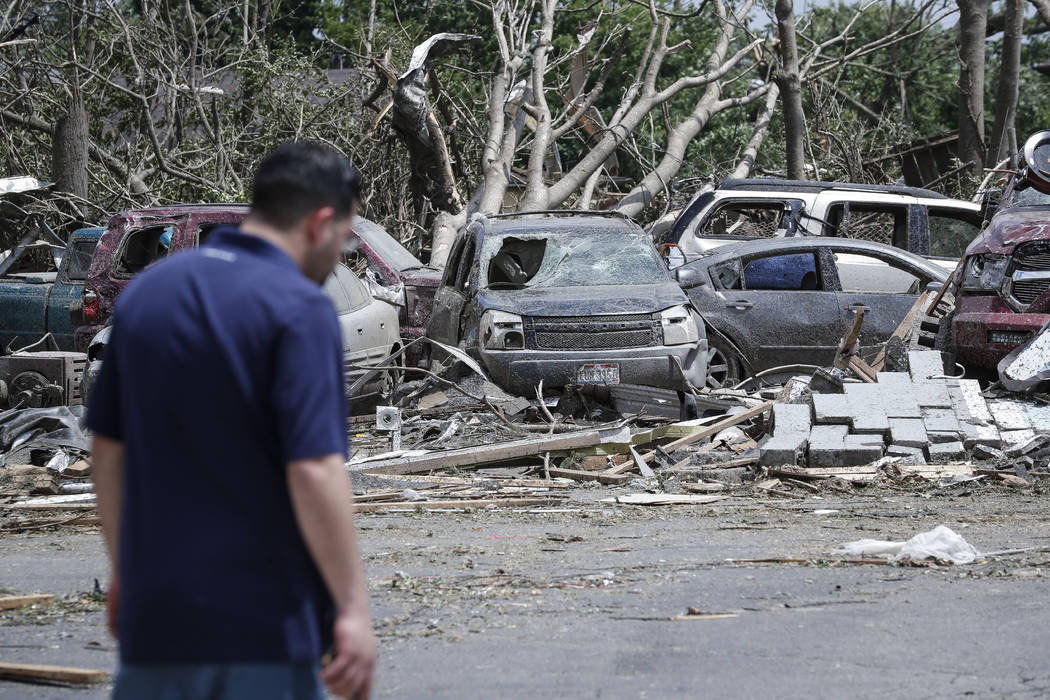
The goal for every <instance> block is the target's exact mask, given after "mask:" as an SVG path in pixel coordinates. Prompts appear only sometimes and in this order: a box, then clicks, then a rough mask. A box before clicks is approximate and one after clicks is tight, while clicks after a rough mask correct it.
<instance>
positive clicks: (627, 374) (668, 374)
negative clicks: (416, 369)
mask: <svg viewBox="0 0 1050 700" xmlns="http://www.w3.org/2000/svg"><path fill="white" fill-rule="evenodd" d="M480 354H481V359H482V362H483V363H484V364H485V368H486V369H487V370H488V371H489V374H490V375H491V376H492V378H493V380H495V381H496V383H497V384H499V385H500V386H502V387H504V388H505V389H507V390H508V391H512V392H515V393H519V394H522V395H525V396H532V395H534V394H535V391H536V386H537V385H538V384H539V383H540V381H541V380H542V381H543V386H544V387H545V388H546V387H552V388H553V387H563V386H566V385H569V384H575V383H576V372H577V370H578V369H579V368H580V367H581V366H582V365H587V364H599V363H606V362H615V363H617V364H618V365H619V366H620V383H621V384H641V385H645V386H656V387H662V388H665V389H675V390H682V389H685V383H684V382H683V381H682V374H683V373H684V374H685V376H686V377H688V379H689V382H690V383H691V384H693V386H695V387H703V386H704V384H705V383H706V382H707V339H706V338H701V339H700V340H699V341H698V342H697V343H695V344H689V345H663V346H654V347H644V348H626V349H618V350H580V351H566V350H486V349H482V350H480ZM672 357H674V358H677V359H678V362H679V363H680V364H681V366H682V370H683V371H682V372H679V370H678V368H677V367H676V366H675V362H674V360H672V359H671V358H672Z"/></svg>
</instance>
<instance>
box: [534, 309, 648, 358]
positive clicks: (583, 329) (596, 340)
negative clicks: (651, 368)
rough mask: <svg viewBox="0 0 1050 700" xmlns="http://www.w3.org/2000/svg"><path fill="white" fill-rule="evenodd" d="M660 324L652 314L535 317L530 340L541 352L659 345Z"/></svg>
mask: <svg viewBox="0 0 1050 700" xmlns="http://www.w3.org/2000/svg"><path fill="white" fill-rule="evenodd" d="M658 330H659V321H654V319H653V315H652V314H617V315H610V316H531V317H528V318H526V319H525V333H526V339H529V338H530V336H531V339H532V342H531V343H529V345H531V346H533V347H535V348H537V349H540V350H613V349H619V348H645V347H652V346H654V345H656V344H657V338H658V337H659V336H658V335H657V331H658Z"/></svg>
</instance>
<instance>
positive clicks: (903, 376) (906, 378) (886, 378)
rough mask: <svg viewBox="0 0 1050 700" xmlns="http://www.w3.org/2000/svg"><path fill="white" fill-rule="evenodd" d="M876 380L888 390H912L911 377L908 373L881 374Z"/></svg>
mask: <svg viewBox="0 0 1050 700" xmlns="http://www.w3.org/2000/svg"><path fill="white" fill-rule="evenodd" d="M875 380H876V381H877V382H878V384H879V386H883V387H886V388H887V389H898V390H901V389H910V388H911V386H912V381H911V375H910V374H908V373H907V372H879V373H878V374H876V375H875Z"/></svg>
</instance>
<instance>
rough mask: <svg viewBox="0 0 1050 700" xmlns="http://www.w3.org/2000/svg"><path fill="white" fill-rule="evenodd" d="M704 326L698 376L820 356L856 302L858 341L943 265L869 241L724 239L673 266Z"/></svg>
mask: <svg viewBox="0 0 1050 700" xmlns="http://www.w3.org/2000/svg"><path fill="white" fill-rule="evenodd" d="M674 274H675V277H676V278H677V279H678V281H679V284H681V285H682V287H683V288H684V289H685V290H686V293H687V294H688V296H689V299H690V301H692V302H693V305H694V306H695V307H696V308H697V310H698V311H699V312H700V314H701V315H702V316H703V318H704V321H705V322H706V324H707V326H708V332H707V338H708V346H709V348H710V349H709V355H708V385H709V386H713V387H717V386H724V385H732V384H735V383H736V382H738V381H740V379H741V378H743V377H744V376H746V373H745V372H744V371H743V370H744V363H745V362H746V363H747V365H749V366H750V369H751V370H752V371H754V372H759V371H762V370H765V369H770V368H773V367H780V366H784V365H790V364H809V365H820V366H826V365H830V364H831V363H832V361H833V360H834V357H835V350H836V348H837V347H838V344H839V340H840V339H841V338H842V336H843V335H845V333H846V330H847V329H848V328H849V326H850V325H851V324H852V323H853V314H854V313H855V312H856V311H857V309H860V308H863V309H864V325H863V326H862V330H861V335H860V345H861V349H862V350H863V349H864V348H866V347H872V346H877V345H881V344H882V343H884V342H886V340H888V339H889V337H890V335H892V333H893V331H894V330H896V328H897V326H898V325H900V322H901V321H902V320H903V319H904V317H905V315H907V313H908V311H909V310H910V309H911V307H912V306H913V305H914V304H915V300H916V299H917V298H918V296H919V294H921V293H922V292H923V291H925V289H926V286H927V285H928V284H929V283H930V282H939V283H942V284H943V283H944V281H945V278H946V277H947V275H946V273H945V271H944V270H943V269H942V268H940V267H938V266H936V265H933V264H931V263H930V262H928V261H927V260H925V259H924V258H921V257H919V256H917V255H913V254H911V253H908V252H907V251H904V250H901V249H899V248H894V247H891V246H887V245H882V244H879V243H871V242H868V241H858V240H849V239H839V238H826V237H820V238H816V237H813V238H787V239H776V240H761V241H754V242H748V243H741V244H737V245H730V246H724V247H721V248H719V249H718V252H717V253H714V254H712V255H709V256H707V257H705V258H703V259H701V260H697V261H695V262H692V263H689V264H688V265H685V266H683V267H680V268H678V269H676V270H675V271H674Z"/></svg>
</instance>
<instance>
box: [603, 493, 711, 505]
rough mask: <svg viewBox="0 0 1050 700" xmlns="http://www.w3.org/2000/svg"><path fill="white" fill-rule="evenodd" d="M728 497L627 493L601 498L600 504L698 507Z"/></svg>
mask: <svg viewBox="0 0 1050 700" xmlns="http://www.w3.org/2000/svg"><path fill="white" fill-rule="evenodd" d="M727 498H729V496H709V495H704V494H698V493H628V494H624V495H622V496H616V497H614V498H603V499H602V503H619V504H622V505H632V506H676V505H699V504H703V503H714V502H715V501H724V500H725V499H727Z"/></svg>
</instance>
